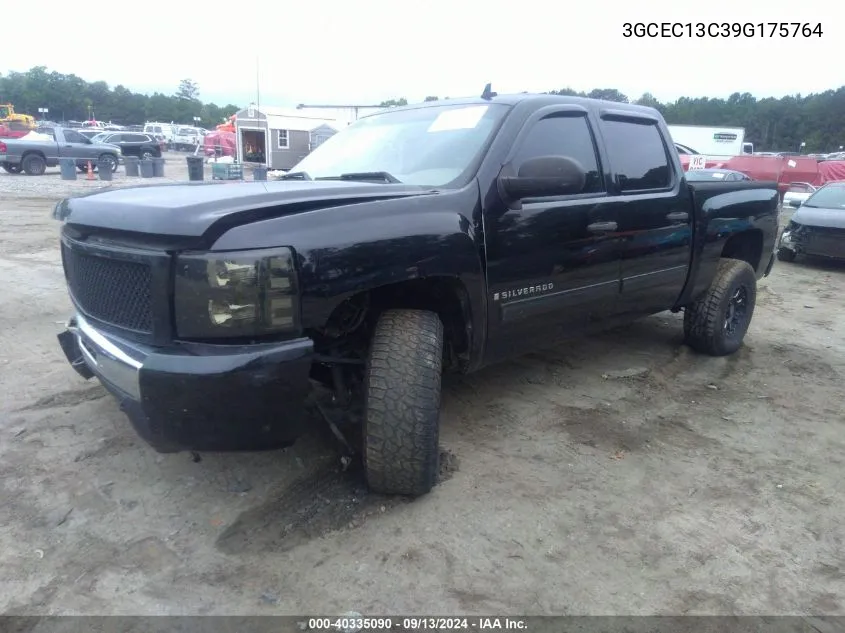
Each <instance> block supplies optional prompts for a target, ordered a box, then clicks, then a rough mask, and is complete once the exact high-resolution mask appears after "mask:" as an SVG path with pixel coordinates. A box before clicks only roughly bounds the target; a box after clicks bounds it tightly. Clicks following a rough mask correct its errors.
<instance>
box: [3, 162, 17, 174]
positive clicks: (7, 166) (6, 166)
mask: <svg viewBox="0 0 845 633" xmlns="http://www.w3.org/2000/svg"><path fill="white" fill-rule="evenodd" d="M2 167H3V170H4V171H6V172H7V173H10V174H19V173H21V166H20V165H18V164H12V163H3V164H2Z"/></svg>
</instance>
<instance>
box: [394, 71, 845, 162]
mask: <svg viewBox="0 0 845 633" xmlns="http://www.w3.org/2000/svg"><path fill="white" fill-rule="evenodd" d="M547 94H558V95H572V96H579V97H590V98H593V99H605V100H607V101H616V102H621V103H637V104H640V105H646V106H651V107H653V108H657V109H658V110H659V111H660V112H661V114H663V116H664V118H665V119H666V121H667V123H669V124H670V125H713V126H725V127H742V128H745V140H746V141H747V142H751V143H754V149H755V150H756V151H799V150H802V151H803V152H805V153H811V152H834V151H839V150H840V148H842V147H843V146H845V86H843V87H841V88H839V89H837V90H827V91H825V92H820V93H817V94H809V95H804V96H802V95H800V94H798V95H790V96H786V97H781V98H780V99H776V98H774V97H766V98H763V99H757V98H756V97H754V96H753V95H751V94H750V93H747V92H745V93H738V92H737V93H734V94H732V95H731V96H729V97H728V98H727V99H711V98H709V97H696V98H690V97H681V98H680V99H678V100H677V101H673V102H670V103H660V102H659V101H658V100H657V99H655V98H654V96H653V95H651V94H650V93H648V92H647V93H645V94H643V95H642V96H640V97H639V98H636V99H631V98H629V97H628V96H627V95H624V94H622V93H621V92H620V91H619V90H616V89H613V88H598V89H595V90H592V91H590V92H578V91H576V90H572V89H571V88H562V89H560V90H550V91H548V92H547ZM425 100H426V101H436V100H437V97H426V98H425ZM407 103H408V101H407V100H406V99H404V98H403V99H391V100H389V101H384V102H382V104H381V105H383V106H391V105H397V106H398V105H405V104H407ZM801 143H805V146H804V147H803V148H802V147H801Z"/></svg>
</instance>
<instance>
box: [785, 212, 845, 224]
mask: <svg viewBox="0 0 845 633" xmlns="http://www.w3.org/2000/svg"><path fill="white" fill-rule="evenodd" d="M792 221H793V222H795V223H796V224H803V225H805V226H820V227H824V228H827V229H845V209H823V208H821V207H798V210H797V211H796V212H795V213H793V214H792Z"/></svg>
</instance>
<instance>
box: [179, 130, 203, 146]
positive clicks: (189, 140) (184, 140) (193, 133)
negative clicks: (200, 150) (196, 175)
mask: <svg viewBox="0 0 845 633" xmlns="http://www.w3.org/2000/svg"><path fill="white" fill-rule="evenodd" d="M202 139H203V136H202V134H201V133H200V131H199V130H198V129H197V128H195V127H179V128H176V134H175V136H174V137H173V148H174V149H176V150H177V151H178V150H191V151H193V150H195V149H196V148H197V146H198V145H200V144H201V143H202Z"/></svg>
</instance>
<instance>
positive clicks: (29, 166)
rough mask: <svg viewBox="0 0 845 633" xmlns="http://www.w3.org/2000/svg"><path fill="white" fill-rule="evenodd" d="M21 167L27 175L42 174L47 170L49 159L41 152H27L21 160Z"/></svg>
mask: <svg viewBox="0 0 845 633" xmlns="http://www.w3.org/2000/svg"><path fill="white" fill-rule="evenodd" d="M21 167H22V168H23V170H24V173H26V175H27V176H41V175H43V174H44V172H45V171H47V161H46V160H44V157H43V156H41V155H40V154H27V155H26V156H24V157H23V160H22V161H21Z"/></svg>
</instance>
